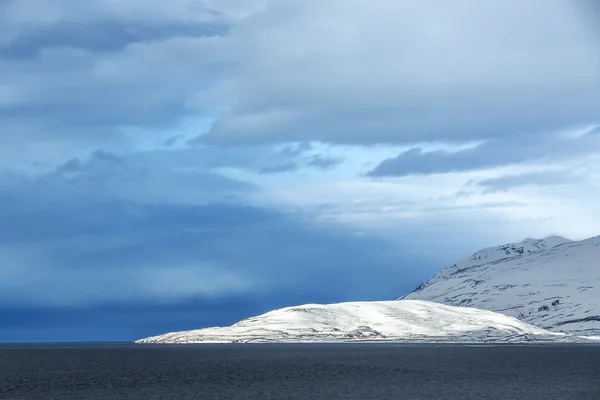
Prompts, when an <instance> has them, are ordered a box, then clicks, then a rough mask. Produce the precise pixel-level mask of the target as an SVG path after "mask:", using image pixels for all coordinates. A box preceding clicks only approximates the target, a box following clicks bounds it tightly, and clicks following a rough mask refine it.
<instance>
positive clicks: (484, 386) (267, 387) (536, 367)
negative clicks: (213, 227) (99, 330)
mask: <svg viewBox="0 0 600 400" xmlns="http://www.w3.org/2000/svg"><path fill="white" fill-rule="evenodd" d="M0 399H2V400H8V399H10V400H34V399H35V400H38V399H56V400H70V399H74V400H75V399H76V400H84V399H94V400H105V399H106V400H108V399H111V400H112V399H132V400H154V399H156V400H158V399H161V400H164V399H177V400H187V399H202V400H203V399H224V400H225V399H227V400H235V399H249V400H258V399H277V400H292V399H298V400H335V399H343V400H354V399H357V400H358V399H360V400H390V399H398V400H437V399H444V400H469V399H473V400H492V399H494V400H495V399H498V400H499V399H503V400H521V399H522V400H554V399H555V400H570V399H573V400H600V346H584V345H581V346H567V345H564V346H548V345H544V346H496V347H482V346H480V347H477V346H458V345H452V346H441V345H436V346H434V345H431V346H428V345H414V346H413V345H392V344H340V345H272V344H266V345H184V346H165V345H114V344H104V345H102V344H97V345H45V346H40V345H37V346H36V345H0Z"/></svg>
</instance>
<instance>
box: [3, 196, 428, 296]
mask: <svg viewBox="0 0 600 400" xmlns="http://www.w3.org/2000/svg"><path fill="white" fill-rule="evenodd" d="M14 193H15V192H14V191H13V195H12V196H4V195H3V196H2V197H1V199H2V200H1V204H0V209H2V210H3V211H2V212H1V213H0V227H1V228H0V259H1V260H2V263H3V265H12V266H13V267H9V268H5V269H4V270H3V271H2V273H0V276H1V277H2V279H1V282H2V283H0V286H1V288H2V290H1V295H0V296H2V300H3V303H4V304H8V303H10V304H14V305H19V304H21V305H31V304H46V305H54V306H63V307H65V306H74V305H80V306H84V305H93V304H106V303H114V302H117V303H118V302H132V301H134V302H135V301H149V300H152V301H159V302H160V301H181V300H183V299H186V298H193V297H199V298H215V297H220V296H225V297H226V296H231V295H240V294H246V295H248V296H263V295H269V294H270V293H271V294H274V293H280V292H281V291H287V292H289V293H296V294H297V295H298V296H299V295H301V294H303V293H308V292H310V293H329V294H331V296H334V297H337V298H338V299H341V298H343V297H344V296H348V297H352V298H377V297H383V298H386V297H388V296H390V297H391V296H392V295H393V293H394V292H397V291H398V290H401V289H400V288H401V287H402V282H401V279H400V280H397V279H389V277H390V276H397V275H396V274H397V273H398V264H397V263H398V260H399V259H403V260H404V261H405V262H406V261H409V260H412V261H411V262H409V264H414V265H415V268H421V267H424V268H426V267H425V266H426V265H427V262H426V261H422V262H421V263H417V262H416V259H415V258H414V257H415V255H414V254H413V255H411V254H410V253H406V254H404V256H403V255H402V254H401V253H402V252H401V251H400V250H399V249H398V248H397V247H396V246H395V245H394V244H393V243H392V242H390V241H388V240H386V239H382V238H376V237H364V236H363V237H358V236H355V235H353V234H352V233H351V232H346V231H344V230H341V229H337V228H334V227H327V226H316V225H314V224H312V223H310V222H308V221H307V220H305V219H303V218H302V217H300V216H294V215H290V214H282V213H279V212H277V211H275V210H269V209H264V208H256V207H250V206H244V205H241V204H235V203H229V204H227V203H212V204H206V205H166V204H155V205H144V204H140V203H135V202H127V201H116V200H113V201H109V200H106V199H100V200H97V201H81V200H78V199H77V198H70V199H62V201H61V202H53V201H52V200H51V199H52V198H51V196H47V197H45V198H44V197H40V195H42V196H43V194H42V193H39V192H38V193H26V192H25V193H23V192H21V193H20V194H19V195H15V194H14ZM33 196H35V197H36V198H32V197H33ZM36 199H37V200H38V201H36ZM366 266H368V269H367V267H366ZM429 268H431V267H429ZM367 271H368V272H367ZM386 277H387V278H386ZM384 281H385V282H387V283H382V282H384ZM369 282H370V283H369ZM308 288H310V290H309V289H308ZM308 300H309V299H308V298H307V301H308Z"/></svg>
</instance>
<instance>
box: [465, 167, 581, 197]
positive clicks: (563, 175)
mask: <svg viewBox="0 0 600 400" xmlns="http://www.w3.org/2000/svg"><path fill="white" fill-rule="evenodd" d="M579 181H581V177H579V176H577V175H574V174H573V173H572V172H570V171H564V170H558V171H543V172H530V173H523V174H518V175H505V176H500V177H497V178H489V179H483V180H481V181H479V182H473V184H474V185H476V186H479V187H482V188H484V189H485V193H495V192H506V191H508V190H509V189H512V188H516V187H522V186H559V185H571V184H574V183H577V182H579Z"/></svg>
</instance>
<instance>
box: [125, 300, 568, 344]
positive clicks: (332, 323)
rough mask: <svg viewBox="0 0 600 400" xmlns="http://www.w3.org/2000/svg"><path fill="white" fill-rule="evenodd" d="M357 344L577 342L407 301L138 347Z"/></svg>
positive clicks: (241, 325) (277, 317) (348, 306)
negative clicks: (212, 344) (378, 342)
mask: <svg viewBox="0 0 600 400" xmlns="http://www.w3.org/2000/svg"><path fill="white" fill-rule="evenodd" d="M351 340H369V341H402V342H406V341H426V342H463V343H465V342H471V343H473V342H475V343H481V342H524V341H575V340H577V339H576V338H572V337H570V336H568V335H564V334H560V333H552V332H549V331H546V330H543V329H541V328H538V327H535V326H533V325H529V324H527V323H525V322H523V321H519V320H517V319H515V318H512V317H509V316H506V315H503V314H499V313H494V312H491V311H485V310H477V309H474V308H464V307H452V306H446V305H442V304H437V303H431V302H428V301H418V300H405V301H375V302H351V303H339V304H328V305H320V304H307V305H303V306H297V307H287V308H283V309H280V310H275V311H271V312H268V313H266V314H263V315H259V316H257V317H252V318H248V319H245V320H242V321H240V322H238V323H236V324H234V325H232V326H228V327H216V328H206V329H199V330H192V331H184V332H173V333H167V334H164V335H160V336H155V337H150V338H146V339H141V340H138V341H137V342H136V343H201V342H213V343H214V342H319V341H320V342H340V341H351Z"/></svg>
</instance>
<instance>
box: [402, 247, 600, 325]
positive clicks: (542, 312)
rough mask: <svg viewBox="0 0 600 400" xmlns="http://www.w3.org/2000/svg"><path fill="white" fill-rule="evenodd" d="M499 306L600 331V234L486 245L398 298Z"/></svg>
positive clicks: (524, 316) (536, 320)
mask: <svg viewBox="0 0 600 400" xmlns="http://www.w3.org/2000/svg"><path fill="white" fill-rule="evenodd" d="M400 299H402V300H404V299H417V300H429V301H434V302H439V303H444V304H448V305H454V306H468V307H475V308H480V309H485V310H491V311H496V312H501V313H504V314H507V315H510V316H514V317H517V318H519V319H520V320H522V321H525V322H528V323H530V324H533V325H536V326H539V327H542V328H545V329H549V330H552V331H561V332H568V333H573V334H577V335H590V336H593V335H600V236H599V237H595V238H591V239H587V240H583V241H578V242H573V241H569V240H567V239H564V238H561V237H557V236H551V237H548V238H546V239H542V240H533V239H526V240H524V241H523V242H520V243H514V244H507V245H504V246H498V247H493V248H488V249H484V250H481V251H478V252H477V253H475V254H473V255H472V256H469V257H467V258H464V259H462V260H460V261H459V262H457V263H456V264H453V265H451V266H448V267H446V268H444V269H442V270H441V271H440V272H438V273H437V274H436V275H435V276H433V277H432V278H431V279H429V280H428V281H426V282H424V283H423V284H421V285H420V286H419V287H418V288H416V289H415V290H414V291H413V292H412V293H409V294H408V295H405V296H402V297H399V298H398V300H400Z"/></svg>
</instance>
